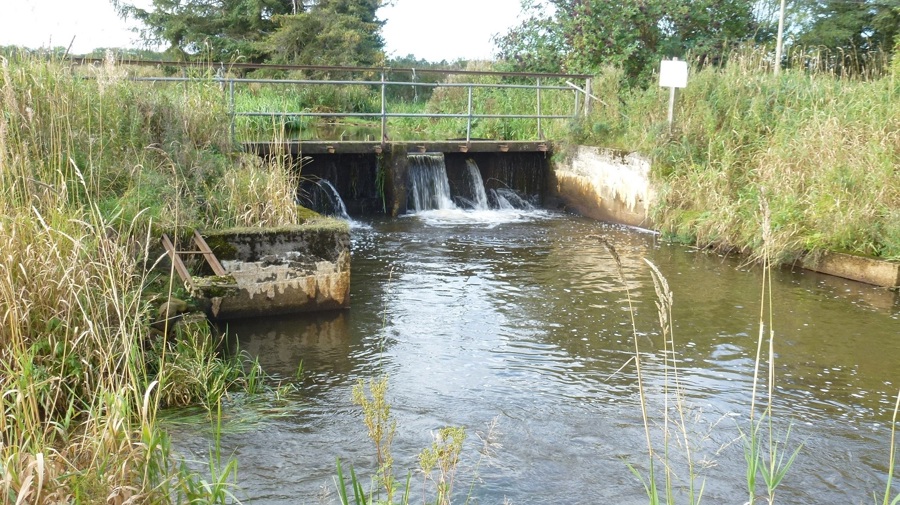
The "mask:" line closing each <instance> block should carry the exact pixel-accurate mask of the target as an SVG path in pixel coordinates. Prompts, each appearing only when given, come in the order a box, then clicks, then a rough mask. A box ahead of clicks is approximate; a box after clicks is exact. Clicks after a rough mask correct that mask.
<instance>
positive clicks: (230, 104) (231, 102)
mask: <svg viewBox="0 0 900 505" xmlns="http://www.w3.org/2000/svg"><path fill="white" fill-rule="evenodd" d="M228 115H229V116H231V125H230V126H229V131H230V133H231V142H232V144H237V138H235V135H234V122H235V121H236V119H237V118H236V115H237V110H236V109H235V106H234V79H233V78H231V79H228Z"/></svg>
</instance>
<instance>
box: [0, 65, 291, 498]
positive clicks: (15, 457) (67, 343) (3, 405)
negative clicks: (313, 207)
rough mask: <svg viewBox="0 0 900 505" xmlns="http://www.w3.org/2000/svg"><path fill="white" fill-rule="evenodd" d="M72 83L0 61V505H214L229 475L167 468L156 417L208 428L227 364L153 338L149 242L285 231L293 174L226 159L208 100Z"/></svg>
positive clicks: (115, 71)
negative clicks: (219, 231)
mask: <svg viewBox="0 0 900 505" xmlns="http://www.w3.org/2000/svg"><path fill="white" fill-rule="evenodd" d="M86 72H87V73H88V75H86V76H85V75H77V74H76V73H75V72H73V71H72V70H71V69H70V68H68V67H67V66H65V65H63V64H61V63H59V62H54V61H47V60H44V59H39V58H37V57H15V58H12V59H7V58H0V79H2V87H0V372H2V373H0V502H3V503H59V502H75V503H104V502H106V503H116V504H121V503H126V502H127V503H139V502H147V503H169V502H192V503H193V502H197V501H198V500H199V501H203V502H205V503H224V502H225V501H226V500H228V499H230V498H229V494H228V493H227V492H226V491H227V486H226V485H225V481H227V480H228V479H229V478H230V476H233V472H232V470H231V466H230V464H222V461H221V459H220V458H215V461H213V459H212V458H211V464H212V466H211V469H212V470H214V471H213V472H212V474H211V475H210V478H209V479H203V478H200V477H199V476H197V475H196V474H195V473H194V472H191V471H188V470H187V469H186V467H184V466H182V465H179V464H178V463H177V460H176V459H175V457H174V455H173V454H172V452H171V449H170V445H169V442H168V439H167V437H166V436H165V433H164V432H163V431H162V429H161V428H160V426H159V423H158V422H157V411H158V409H159V408H160V406H161V405H164V404H183V403H195V402H200V403H203V404H205V405H207V406H208V411H209V412H210V416H211V417H212V416H214V415H215V413H216V412H217V405H218V402H219V399H220V398H221V397H222V394H224V391H226V390H227V389H228V388H229V387H232V386H234V385H235V384H239V383H240V382H241V377H240V372H239V371H238V368H239V364H238V363H226V362H224V361H223V360H222V358H221V356H219V355H218V354H217V352H216V349H215V348H214V346H212V345H211V344H210V343H211V342H214V339H213V338H212V335H211V334H210V330H209V328H208V327H206V326H205V325H200V326H196V327H191V326H182V327H180V329H179V330H178V331H177V338H175V337H174V336H175V335H176V333H174V332H172V331H168V330H169V329H164V330H163V331H162V332H161V333H156V332H154V331H153V330H151V323H152V322H153V321H154V320H155V319H157V314H156V304H158V303H159V302H160V301H161V300H160V299H159V295H155V296H154V295H150V293H149V292H148V290H147V288H148V286H149V285H150V284H151V283H158V282H157V281H155V280H154V277H155V276H156V275H158V274H155V273H152V272H151V267H152V266H153V265H154V263H155V258H156V256H155V253H154V252H153V250H154V248H155V246H154V244H156V243H157V237H156V235H155V234H156V232H157V230H159V229H175V228H181V227H185V226H191V227H198V226H218V225H234V224H244V225H259V224H260V223H262V224H264V225H270V224H284V223H287V222H293V221H295V220H296V207H295V205H294V202H293V195H292V194H289V192H287V191H286V188H287V187H288V186H287V185H288V184H290V181H291V178H290V177H291V175H290V174H289V173H287V172H286V171H285V170H280V171H279V170H277V168H279V167H277V166H276V167H271V166H268V165H258V164H257V165H253V166H251V167H250V169H249V170H246V171H245V170H243V167H241V166H240V162H241V159H239V158H233V157H232V156H231V155H230V154H229V153H230V150H231V146H230V138H229V136H228V131H227V130H228V129H227V114H225V105H224V101H222V100H221V96H220V94H221V90H220V89H219V88H218V87H216V86H212V85H206V84H204V83H202V82H200V83H197V85H195V86H177V87H168V88H167V87H162V86H154V85H146V84H139V83H134V82H131V81H129V80H127V79H126V75H125V74H124V72H123V71H122V69H120V68H119V67H117V66H116V65H115V64H114V61H112V60H110V61H109V62H108V63H107V65H104V66H102V67H99V68H92V69H90V70H86ZM223 121H224V122H223ZM223 124H224V125H226V126H225V127H223V126H222V125H223ZM280 168H284V167H280ZM229 176H230V178H229ZM226 195H233V196H231V197H230V198H228V197H226ZM251 198H252V199H256V201H262V202H264V203H263V204H261V205H256V206H251V207H252V208H247V207H246V206H245V205H247V204H248V203H249V202H248V200H249V199H251ZM168 282H169V283H170V284H169V285H170V286H171V280H169V281H168ZM154 289H158V288H154ZM163 291H168V292H169V293H171V288H170V289H168V290H166V289H164V290H163ZM162 296H163V297H165V293H164V294H163V295H162ZM202 370H206V371H207V372H208V373H206V374H205V375H204V374H200V373H199V372H200V371H202ZM187 379H191V380H190V381H189V380H187Z"/></svg>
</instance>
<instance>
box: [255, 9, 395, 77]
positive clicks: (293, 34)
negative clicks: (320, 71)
mask: <svg viewBox="0 0 900 505" xmlns="http://www.w3.org/2000/svg"><path fill="white" fill-rule="evenodd" d="M381 5H382V1H381V0H319V1H318V2H317V3H316V5H314V6H313V7H311V8H309V10H308V11H306V12H300V13H297V14H290V15H278V16H275V17H274V18H273V21H274V22H275V24H276V28H275V30H274V31H273V32H272V33H271V34H268V35H267V36H266V37H265V39H264V40H262V41H261V42H260V44H259V45H258V47H259V48H260V50H261V51H262V52H265V53H267V54H269V55H271V58H270V61H271V62H272V63H283V64H297V65H353V66H370V65H376V64H381V63H382V62H383V60H384V54H383V51H382V50H383V48H384V40H383V39H382V38H381V27H382V26H383V25H384V22H383V21H381V20H379V19H378V18H377V15H376V14H377V11H378V9H379V8H380V7H381Z"/></svg>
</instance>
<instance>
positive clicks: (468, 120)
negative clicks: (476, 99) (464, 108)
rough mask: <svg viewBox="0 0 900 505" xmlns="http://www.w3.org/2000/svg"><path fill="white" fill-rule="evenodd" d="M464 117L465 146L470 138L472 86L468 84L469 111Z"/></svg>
mask: <svg viewBox="0 0 900 505" xmlns="http://www.w3.org/2000/svg"><path fill="white" fill-rule="evenodd" d="M467 115H468V117H466V146H467V147H468V145H469V141H470V140H471V138H472V86H469V111H468V113H467Z"/></svg>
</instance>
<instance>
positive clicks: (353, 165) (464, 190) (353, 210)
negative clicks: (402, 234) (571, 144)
mask: <svg viewBox="0 0 900 505" xmlns="http://www.w3.org/2000/svg"><path fill="white" fill-rule="evenodd" d="M297 169H298V170H300V172H301V174H302V176H303V178H304V180H308V181H312V182H305V183H303V184H302V185H301V192H300V195H298V199H299V200H300V203H301V204H303V205H308V206H312V207H313V209H314V210H317V211H319V212H322V213H325V214H332V215H334V210H333V209H334V204H333V203H329V202H328V201H327V200H328V199H327V198H326V196H327V194H329V193H330V194H332V195H333V194H337V195H339V196H340V199H341V200H342V201H343V203H344V205H345V211H346V213H347V214H348V215H350V216H353V215H378V214H386V215H389V216H398V215H401V214H406V213H409V212H413V211H418V210H423V209H427V210H434V209H447V208H461V209H472V210H487V209H504V208H506V209H510V208H519V209H521V208H525V206H527V205H542V204H546V203H547V201H548V200H549V198H550V195H549V194H548V193H550V191H548V188H552V187H553V186H552V185H551V183H550V177H551V173H550V172H551V171H550V159H549V156H547V153H544V152H506V153H496V152H495V153H459V152H450V153H440V152H432V153H408V152H407V151H406V150H397V151H396V152H393V153H388V154H378V155H376V154H321V155H315V156H312V157H311V158H305V159H304V160H303V162H302V166H298V167H297ZM318 181H327V183H328V186H329V188H324V189H323V188H321V187H320V186H322V185H323V184H324V183H321V182H318ZM436 184H437V185H440V186H439V187H437V186H433V185H436ZM326 189H327V191H326ZM332 191H333V192H332ZM317 195H318V196H317ZM316 198H318V199H319V200H321V201H317V202H311V201H310V200H311V199H316ZM304 202H309V203H308V204H307V203H304ZM323 209H324V210H323Z"/></svg>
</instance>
